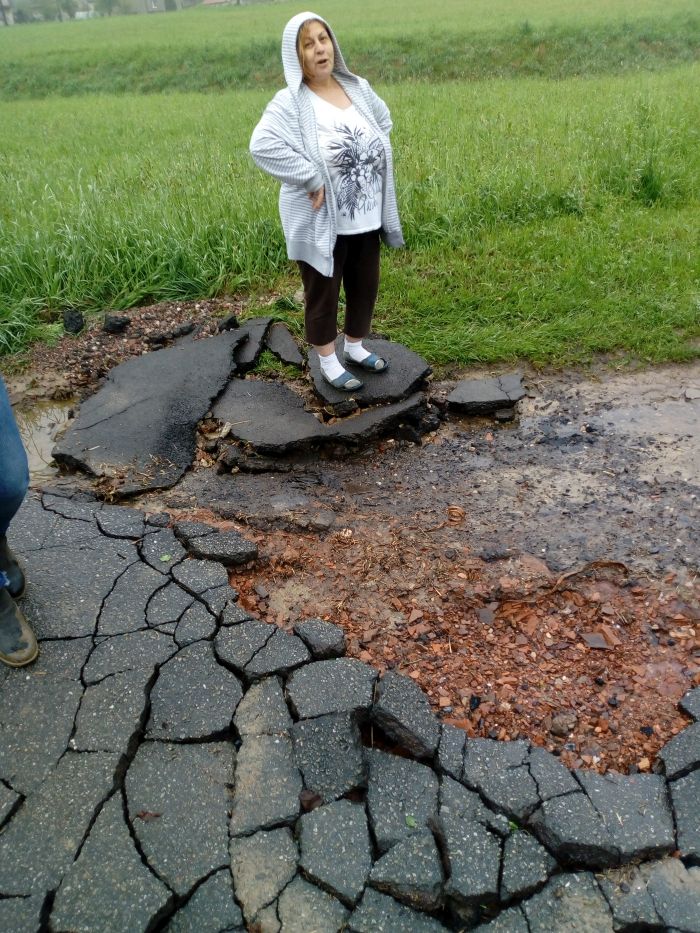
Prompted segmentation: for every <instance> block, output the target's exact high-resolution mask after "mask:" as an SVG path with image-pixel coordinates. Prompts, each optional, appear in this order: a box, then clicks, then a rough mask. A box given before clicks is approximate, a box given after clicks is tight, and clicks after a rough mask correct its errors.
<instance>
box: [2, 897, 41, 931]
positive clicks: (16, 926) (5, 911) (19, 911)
mask: <svg viewBox="0 0 700 933" xmlns="http://www.w3.org/2000/svg"><path fill="white" fill-rule="evenodd" d="M44 900H45V897H44V895H43V894H36V895H34V897H5V898H0V930H7V931H8V933H15V931H16V933H19V931H21V930H27V931H29V930H40V929H41V922H40V917H41V910H42V907H43V906H44Z"/></svg>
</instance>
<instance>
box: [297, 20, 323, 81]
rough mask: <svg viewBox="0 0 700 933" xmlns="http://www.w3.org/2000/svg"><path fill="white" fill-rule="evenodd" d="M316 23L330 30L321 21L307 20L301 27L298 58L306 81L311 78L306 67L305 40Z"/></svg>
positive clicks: (298, 38) (298, 34) (298, 39)
mask: <svg viewBox="0 0 700 933" xmlns="http://www.w3.org/2000/svg"><path fill="white" fill-rule="evenodd" d="M314 23H318V24H319V26H323V28H324V29H327V28H328V27H327V26H326V24H325V23H324V22H322V21H321V20H320V19H305V20H304V22H303V23H302V24H301V26H300V27H299V32H298V33H297V58H298V59H299V64H300V65H301V73H302V75H303V76H304V81H306V80H307V78H309V77H311V76H310V75H308V74H307V73H306V67H305V65H304V49H303V45H304V39H306V34H307V32H308V31H309V29H311V26H312V25H313V24H314Z"/></svg>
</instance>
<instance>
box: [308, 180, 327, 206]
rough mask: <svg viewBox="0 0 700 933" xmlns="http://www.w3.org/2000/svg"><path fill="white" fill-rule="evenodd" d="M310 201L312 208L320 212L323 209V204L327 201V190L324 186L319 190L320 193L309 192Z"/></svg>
mask: <svg viewBox="0 0 700 933" xmlns="http://www.w3.org/2000/svg"><path fill="white" fill-rule="evenodd" d="M309 200H310V201H311V207H312V208H313V209H314V210H315V211H318V210H320V209H321V208H322V207H323V202H324V201H325V200H326V188H325V186H324V185H321V187H320V188H319V189H318V191H309Z"/></svg>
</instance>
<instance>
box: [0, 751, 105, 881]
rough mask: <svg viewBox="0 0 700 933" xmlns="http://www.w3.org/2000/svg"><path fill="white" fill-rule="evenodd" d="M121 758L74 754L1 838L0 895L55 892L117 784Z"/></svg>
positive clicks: (70, 755) (64, 759)
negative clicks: (116, 777)
mask: <svg viewBox="0 0 700 933" xmlns="http://www.w3.org/2000/svg"><path fill="white" fill-rule="evenodd" d="M118 760H119V756H118V755H113V754H103V753H96V754H93V755H77V754H74V753H71V752H69V753H68V754H66V755H64V756H63V758H62V759H61V760H60V761H59V763H58V765H57V766H56V768H55V769H54V770H53V771H52V772H51V773H50V774H49V776H48V777H47V778H46V780H45V781H44V782H43V784H42V785H41V787H39V788H38V790H36V791H35V792H34V793H33V794H32V795H31V796H30V797H28V798H27V800H26V801H25V803H24V806H23V807H21V809H20V810H18V812H17V813H16V814H15V816H14V817H13V818H12V820H11V821H10V823H9V825H8V826H7V828H6V829H5V831H4V832H3V833H2V834H0V891H1V892H2V893H3V894H4V895H13V894H14V895H27V894H42V895H43V894H45V893H46V892H47V891H51V890H55V889H56V888H57V887H58V885H59V884H60V882H61V879H62V878H63V876H64V875H65V873H66V872H67V871H68V869H69V868H70V866H71V864H72V863H73V859H74V858H75V855H76V853H77V851H78V849H79V847H80V844H81V843H82V841H83V837H84V835H85V833H86V831H87V829H88V827H89V825H90V822H91V820H92V819H93V817H94V815H95V813H96V812H97V810H98V808H99V806H100V804H101V803H102V801H103V800H104V799H105V797H107V795H108V794H109V792H110V791H111V789H112V786H113V784H114V772H115V769H116V766H117V763H118Z"/></svg>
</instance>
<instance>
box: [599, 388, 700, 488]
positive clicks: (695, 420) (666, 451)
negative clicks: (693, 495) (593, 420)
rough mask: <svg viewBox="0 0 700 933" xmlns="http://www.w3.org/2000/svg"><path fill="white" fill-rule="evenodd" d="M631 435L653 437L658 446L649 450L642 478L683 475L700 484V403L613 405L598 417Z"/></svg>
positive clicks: (601, 420)
mask: <svg viewBox="0 0 700 933" xmlns="http://www.w3.org/2000/svg"><path fill="white" fill-rule="evenodd" d="M597 420H599V421H600V423H602V424H603V425H604V426H607V427H613V428H614V429H615V430H617V431H619V432H620V433H623V434H627V435H628V436H632V437H640V438H641V437H653V438H655V439H656V441H657V442H658V444H659V447H654V448H651V449H649V450H648V451H647V461H648V462H647V464H646V465H645V466H644V467H643V468H642V470H640V474H639V475H640V477H641V478H642V479H647V480H653V479H656V478H659V477H669V478H672V477H674V475H675V476H676V477H678V476H680V478H681V479H683V480H685V481H686V482H691V483H700V434H699V433H698V427H697V426H698V424H699V423H700V402H699V401H697V400H694V401H690V400H689V401H674V400H668V401H665V402H655V403H654V404H653V405H648V406H640V405H635V406H624V407H619V408H612V409H611V410H609V411H606V412H605V413H604V414H602V415H600V416H599V418H598V419H597Z"/></svg>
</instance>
